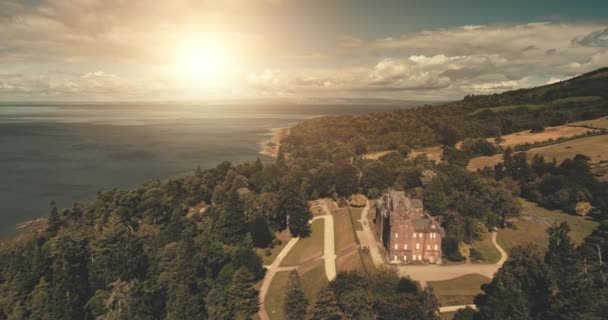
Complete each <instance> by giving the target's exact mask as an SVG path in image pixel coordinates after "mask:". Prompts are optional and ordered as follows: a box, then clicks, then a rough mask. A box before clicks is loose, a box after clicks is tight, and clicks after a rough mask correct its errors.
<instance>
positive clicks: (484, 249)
mask: <svg viewBox="0 0 608 320" xmlns="http://www.w3.org/2000/svg"><path fill="white" fill-rule="evenodd" d="M472 248H473V249H475V250H476V251H477V252H479V253H480V254H481V259H480V260H479V261H473V262H476V263H496V262H498V260H500V257H501V255H500V251H498V249H496V247H495V246H494V244H493V243H492V234H491V233H489V232H488V233H487V234H486V235H485V236H484V238H483V239H482V240H480V241H476V242H475V243H473V245H472Z"/></svg>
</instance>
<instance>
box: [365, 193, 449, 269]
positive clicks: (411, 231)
mask: <svg viewBox="0 0 608 320" xmlns="http://www.w3.org/2000/svg"><path fill="white" fill-rule="evenodd" d="M374 222H375V226H376V232H377V233H378V237H379V238H380V239H381V240H382V244H383V245H384V247H385V249H386V255H387V259H388V261H390V262H391V263H441V237H442V229H441V226H440V225H439V223H438V222H437V221H436V220H435V219H434V218H433V217H431V216H430V215H429V214H428V213H426V212H425V211H424V208H423V206H422V201H420V200H418V199H411V198H409V197H408V196H407V195H406V194H405V192H403V191H392V190H390V191H389V192H388V193H386V194H384V195H383V196H382V197H381V198H380V199H378V201H376V218H375V219H374Z"/></svg>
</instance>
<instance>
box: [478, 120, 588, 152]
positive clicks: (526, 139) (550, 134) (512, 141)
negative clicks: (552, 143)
mask: <svg viewBox="0 0 608 320" xmlns="http://www.w3.org/2000/svg"><path fill="white" fill-rule="evenodd" d="M594 131H597V130H594V129H589V128H584V127H574V126H572V124H567V125H562V126H557V127H546V128H545V130H544V131H543V132H538V133H532V132H530V131H529V130H527V131H520V132H516V133H511V134H508V135H504V136H502V139H503V141H502V142H501V143H500V146H501V147H503V148H506V147H514V146H516V145H518V144H522V143H535V142H543V141H548V140H550V139H551V140H557V139H559V138H571V137H574V136H578V135H582V134H586V133H588V132H594ZM488 140H489V141H490V142H494V138H491V139H488Z"/></svg>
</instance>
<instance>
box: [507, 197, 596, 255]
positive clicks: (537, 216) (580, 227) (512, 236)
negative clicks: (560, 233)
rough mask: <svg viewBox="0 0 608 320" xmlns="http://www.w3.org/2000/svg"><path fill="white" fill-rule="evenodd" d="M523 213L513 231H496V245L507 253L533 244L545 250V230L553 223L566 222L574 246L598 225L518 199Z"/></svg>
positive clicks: (546, 237) (591, 221)
mask: <svg viewBox="0 0 608 320" xmlns="http://www.w3.org/2000/svg"><path fill="white" fill-rule="evenodd" d="M520 201H521V204H522V206H523V213H522V216H521V217H520V218H518V219H517V220H515V228H514V229H502V230H499V231H498V244H500V246H501V247H503V248H504V249H505V250H506V251H507V252H509V251H510V250H511V248H513V247H515V246H517V245H524V244H528V243H533V244H537V245H539V246H541V248H543V249H544V248H545V247H546V246H547V241H548V236H547V232H546V230H547V228H548V227H549V226H550V225H551V224H554V223H560V222H562V221H566V222H568V224H569V225H570V228H571V229H572V231H570V237H571V238H572V240H573V241H574V242H575V243H576V244H580V243H581V242H582V241H583V239H584V238H585V237H586V236H588V235H589V234H590V233H591V232H592V231H593V229H595V227H596V226H597V225H598V223H597V222H595V221H593V220H589V219H586V218H584V217H579V216H573V215H570V214H567V213H565V212H563V211H560V210H548V209H545V208H543V207H540V206H538V205H537V204H535V203H532V202H530V201H527V200H524V199H520Z"/></svg>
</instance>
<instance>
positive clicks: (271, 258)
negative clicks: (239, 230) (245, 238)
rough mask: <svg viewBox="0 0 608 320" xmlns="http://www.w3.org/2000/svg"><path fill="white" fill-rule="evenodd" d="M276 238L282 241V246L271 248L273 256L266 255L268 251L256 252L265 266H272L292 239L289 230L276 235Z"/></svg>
mask: <svg viewBox="0 0 608 320" xmlns="http://www.w3.org/2000/svg"><path fill="white" fill-rule="evenodd" d="M275 237H276V238H277V239H279V240H281V244H280V245H278V246H275V247H274V248H271V249H270V252H271V254H270V255H269V256H267V255H266V249H255V252H256V253H257V254H258V255H259V256H260V257H262V263H263V264H264V265H270V264H272V262H273V261H274V259H275V258H276V257H277V256H278V255H279V252H281V250H283V248H284V247H285V246H286V245H287V242H289V239H291V235H290V234H289V231H287V230H283V231H281V232H277V233H275Z"/></svg>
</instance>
